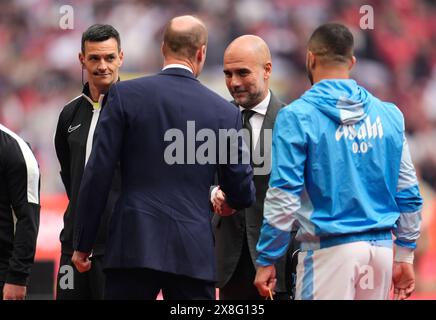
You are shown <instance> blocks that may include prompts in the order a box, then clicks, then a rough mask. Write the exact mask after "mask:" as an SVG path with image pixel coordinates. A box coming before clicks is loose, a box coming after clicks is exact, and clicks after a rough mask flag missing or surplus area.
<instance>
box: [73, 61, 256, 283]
mask: <svg viewBox="0 0 436 320" xmlns="http://www.w3.org/2000/svg"><path fill="white" fill-rule="evenodd" d="M187 121H195V130H191V129H188V128H187V127H188V125H187ZM241 121H242V120H241V116H240V112H239V111H238V110H237V109H235V107H234V106H233V105H232V104H230V103H229V102H227V101H225V100H224V99H223V98H221V97H220V96H218V95H217V94H215V93H214V92H212V91H210V90H209V89H207V88H206V87H204V86H203V85H202V84H201V83H200V82H199V81H198V80H197V79H195V77H194V76H193V75H192V73H190V72H189V71H187V70H184V69H180V68H171V69H167V70H165V71H162V72H161V73H159V74H157V75H155V76H150V77H143V78H139V79H135V80H130V81H123V82H120V83H117V84H115V85H113V86H112V87H111V89H110V90H109V94H108V100H107V104H106V106H105V109H104V110H103V112H102V114H101V116H100V120H99V123H98V125H97V128H96V135H95V141H94V146H93V149H92V153H91V156H90V158H89V161H88V164H87V166H86V169H85V173H84V177H83V180H82V184H81V188H80V193H79V203H78V211H77V225H76V229H75V242H74V245H75V249H76V250H79V251H82V252H89V251H90V250H91V248H92V244H93V242H94V240H95V235H96V230H97V228H98V224H99V219H100V216H101V213H102V212H103V209H104V205H105V202H106V197H107V194H108V190H109V187H110V182H111V181H110V179H108V178H109V177H112V175H113V171H114V169H115V166H116V164H117V162H118V161H120V165H121V180H122V182H121V185H122V187H121V196H120V198H119V200H118V202H117V204H116V206H115V209H114V212H113V215H112V219H111V222H110V226H109V234H108V240H107V249H106V255H105V260H106V268H150V269H153V270H158V271H163V272H170V273H175V274H179V275H186V276H189V277H192V278H197V279H203V280H207V281H214V280H215V258H214V249H213V247H214V245H213V234H212V227H211V222H210V211H209V210H210V209H209V208H210V206H209V196H208V194H209V187H210V185H211V184H212V183H213V179H214V175H215V173H216V172H217V171H218V172H219V177H220V185H221V188H222V189H223V190H224V192H226V194H227V196H228V198H229V203H230V204H231V205H232V206H233V207H235V208H244V207H248V206H250V205H251V204H252V203H253V201H254V197H255V190H254V185H253V183H252V169H251V167H250V165H248V164H246V165H243V164H222V165H217V164H202V165H201V164H198V163H197V162H194V163H193V164H186V163H187V161H188V160H189V158H190V155H189V154H188V153H189V152H188V150H189V149H190V147H189V145H190V144H191V145H192V146H194V147H195V146H196V147H198V146H199V145H202V144H203V142H195V139H194V138H193V137H192V136H190V134H195V133H196V132H198V131H199V130H201V129H211V130H213V132H214V134H215V136H216V137H218V136H219V134H218V132H219V131H218V130H219V129H231V128H235V129H237V130H239V129H240V128H241ZM170 129H173V130H172V131H169V132H171V134H170V135H168V136H166V134H168V130H170ZM190 131H192V132H190ZM180 135H183V136H184V137H185V138H186V140H185V139H182V143H181V145H177V149H178V152H183V151H184V153H178V154H179V155H180V154H181V155H182V156H181V162H184V163H185V164H172V165H170V164H168V162H167V161H166V160H165V154H166V153H167V156H168V150H170V149H171V146H175V144H174V143H173V142H174V141H176V140H177V139H178V138H180ZM165 136H166V138H165ZM176 136H177V137H178V138H175V137H176ZM175 139H176V140H175ZM165 140H168V141H165ZM241 143H242V138H241V139H239V140H238V146H239V149H238V150H239V151H238V156H239V157H241V152H242V151H241V150H242V149H241V146H242V144H241ZM168 147H169V148H170V149H167V148H168ZM180 148H181V149H180ZM182 149H184V150H182ZM213 151H215V156H214V159H213V160H214V161H215V163H218V159H219V154H220V152H221V150H220V149H219V148H218V147H216V150H213ZM173 152H174V150H172V152H170V154H173ZM212 154H213V153H212ZM238 163H241V161H239V162H238Z"/></svg>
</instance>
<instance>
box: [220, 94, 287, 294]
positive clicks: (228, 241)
mask: <svg viewBox="0 0 436 320" xmlns="http://www.w3.org/2000/svg"><path fill="white" fill-rule="evenodd" d="M283 106H284V104H283V103H282V102H281V101H279V100H278V99H277V98H276V97H275V96H274V95H273V94H272V93H271V100H270V103H269V105H268V109H267V112H266V114H265V118H264V121H263V124H262V128H261V132H260V136H259V142H258V143H257V145H256V147H255V148H256V149H257V148H260V152H261V154H263V155H264V157H265V158H269V159H271V144H269V143H265V141H264V140H263V134H264V130H265V129H271V130H272V129H273V127H274V121H275V119H276V116H277V113H278V112H279V110H280V109H281V108H282V107H283ZM255 152H256V151H255ZM255 167H258V165H255V164H253V168H255ZM268 182H269V174H268V175H254V185H255V187H256V201H255V203H254V204H253V205H252V206H251V207H249V208H247V209H244V210H240V211H238V212H236V213H235V214H234V215H232V216H229V217H221V216H218V215H214V217H213V219H212V224H213V226H214V235H215V253H216V259H217V277H218V282H217V287H218V288H222V287H224V286H225V284H226V283H227V282H228V281H229V280H230V278H231V276H232V274H233V272H234V271H235V269H236V266H237V263H238V260H239V257H240V255H241V250H242V245H243V241H244V237H245V235H246V236H247V242H248V247H249V251H250V256H251V259H252V261H253V265H254V266H255V265H256V256H257V253H256V244H257V241H258V240H259V235H260V228H261V227H262V221H263V201H264V200H265V196H266V191H267V189H268ZM291 251H292V248H289V249H288V253H290V252H291ZM288 258H289V255H288V254H287V255H286V256H283V257H282V258H281V259H280V260H279V262H278V263H277V264H276V271H277V285H276V291H278V292H286V291H289V290H287V288H289V284H290V283H291V278H290V277H291V275H290V271H289V270H288V272H287V276H286V277H285V274H286V272H285V268H286V260H287V259H288ZM288 268H289V266H288ZM286 284H287V285H286Z"/></svg>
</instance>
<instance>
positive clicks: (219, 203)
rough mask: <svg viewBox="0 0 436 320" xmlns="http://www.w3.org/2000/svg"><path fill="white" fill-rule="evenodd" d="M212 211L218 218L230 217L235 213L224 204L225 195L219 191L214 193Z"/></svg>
mask: <svg viewBox="0 0 436 320" xmlns="http://www.w3.org/2000/svg"><path fill="white" fill-rule="evenodd" d="M212 205H213V211H214V212H215V213H216V214H219V215H220V216H224V217H225V216H230V215H232V214H234V213H235V212H236V210H235V209H233V208H231V207H230V206H229V205H228V204H227V202H226V195H225V194H224V192H223V191H222V190H221V189H219V187H218V190H217V191H216V192H215V196H214V197H213V199H212Z"/></svg>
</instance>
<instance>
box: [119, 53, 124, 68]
mask: <svg viewBox="0 0 436 320" xmlns="http://www.w3.org/2000/svg"><path fill="white" fill-rule="evenodd" d="M119 56H120V65H119V67H121V66H122V64H123V61H124V51H123V50H120V53H119Z"/></svg>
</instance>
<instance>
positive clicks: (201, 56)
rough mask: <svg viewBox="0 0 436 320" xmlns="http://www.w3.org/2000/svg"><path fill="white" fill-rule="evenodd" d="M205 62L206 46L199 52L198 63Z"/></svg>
mask: <svg viewBox="0 0 436 320" xmlns="http://www.w3.org/2000/svg"><path fill="white" fill-rule="evenodd" d="M203 60H206V45H204V44H203V45H202V46H201V47H200V49H199V50H198V51H197V61H198V62H202V61H203Z"/></svg>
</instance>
